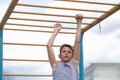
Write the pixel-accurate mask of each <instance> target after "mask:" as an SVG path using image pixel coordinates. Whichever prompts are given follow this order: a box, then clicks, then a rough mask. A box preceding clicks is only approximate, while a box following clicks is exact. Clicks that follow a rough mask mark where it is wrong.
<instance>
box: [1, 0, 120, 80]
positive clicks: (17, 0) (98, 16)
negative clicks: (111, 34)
mask: <svg viewBox="0 0 120 80" xmlns="http://www.w3.org/2000/svg"><path fill="white" fill-rule="evenodd" d="M24 1H25V0H11V3H10V5H9V7H8V9H7V11H6V13H5V15H4V16H3V19H2V21H1V23H0V29H1V30H0V53H1V54H0V63H1V64H0V79H1V80H2V76H34V77H36V76H39V77H42V76H45V77H51V74H46V75H44V74H3V73H2V69H3V61H26V62H48V60H38V59H37V60H35V59H34V60H33V59H16V58H3V45H19V46H38V47H40V46H41V47H42V46H43V47H45V46H46V43H45V44H44V43H43V44H36V43H35V44H34V43H19V42H4V40H3V32H4V31H16V32H17V31H19V32H30V33H36V32H37V33H39V34H41V33H47V34H49V33H52V32H53V31H52V30H51V28H53V24H52V23H56V22H60V23H62V24H63V25H64V24H65V26H63V29H68V30H74V29H75V27H73V26H75V24H76V22H74V20H73V19H74V15H75V14H76V13H81V14H83V15H84V20H83V23H82V37H83V33H84V32H86V31H87V30H89V29H90V28H92V27H93V26H95V25H96V24H98V23H100V22H101V21H102V20H104V19H106V18H107V17H109V16H110V15H112V14H113V13H115V12H116V11H118V10H119V9H120V3H118V2H116V3H112V2H108V3H105V2H95V1H91V0H87V1H86V0H53V1H57V2H61V1H62V2H65V3H66V5H67V4H75V3H76V4H77V5H84V6H85V5H89V6H96V8H93V7H92V8H91V7H90V8H89V7H86V8H84V7H81V6H80V7H77V8H76V7H74V6H71V7H69V6H68V7H66V6H60V5H58V6H57V5H55V6H54V5H53V6H49V5H46V4H42V3H38V4H37V3H36V4H32V3H29V2H28V3H27V2H24ZM32 1H33V2H34V1H35V0H31V2H32ZM41 1H42V0H41ZM43 1H44V0H43ZM103 6H105V7H107V8H106V9H104V8H101V7H103ZM29 8H30V11H29ZM45 10H47V12H46V11H45ZM49 10H51V11H49ZM53 10H57V11H59V12H57V14H56V13H52V11H53ZM67 11H68V13H69V12H71V13H70V14H62V12H67ZM88 14H90V15H88ZM31 16H32V17H31ZM42 17H46V18H44V19H43V18H42ZM47 17H50V19H48V18H47ZM68 18H69V19H70V20H71V21H67V20H69V19H68ZM17 21H18V22H17ZM48 23H49V24H48ZM69 25H71V26H69ZM10 26H12V27H10ZM31 27H32V29H31ZM48 28H49V30H48ZM46 29H47V30H46ZM60 34H62V35H64V34H71V35H74V34H75V31H69V32H67V31H66V30H65V31H63V32H60ZM17 35H18V34H17ZM81 43H82V40H81ZM80 45H81V46H82V45H83V44H80ZM59 46H60V45H53V47H59ZM81 51H82V47H81ZM81 53H83V51H82V52H81ZM81 55H83V54H81ZM80 59H81V60H80V62H81V63H80V65H81V66H80V67H79V68H80V69H79V70H80V73H81V74H80V77H81V78H80V80H84V68H83V67H84V64H83V56H81V58H80Z"/></svg>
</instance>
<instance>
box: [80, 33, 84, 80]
mask: <svg viewBox="0 0 120 80" xmlns="http://www.w3.org/2000/svg"><path fill="white" fill-rule="evenodd" d="M83 34H84V33H82V34H81V36H80V61H79V80H84V60H83Z"/></svg>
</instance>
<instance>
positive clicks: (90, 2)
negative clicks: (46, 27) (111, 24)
mask: <svg viewBox="0 0 120 80" xmlns="http://www.w3.org/2000/svg"><path fill="white" fill-rule="evenodd" d="M56 1H68V2H79V3H88V4H99V5H110V6H117V5H118V4H115V3H105V2H93V1H81V0H56Z"/></svg>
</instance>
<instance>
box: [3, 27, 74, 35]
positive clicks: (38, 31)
mask: <svg viewBox="0 0 120 80" xmlns="http://www.w3.org/2000/svg"><path fill="white" fill-rule="evenodd" d="M4 30H11V31H26V32H44V33H53V31H45V30H28V29H13V28H4ZM59 33H60V34H75V32H59Z"/></svg>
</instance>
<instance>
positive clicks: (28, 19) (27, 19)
mask: <svg viewBox="0 0 120 80" xmlns="http://www.w3.org/2000/svg"><path fill="white" fill-rule="evenodd" d="M9 19H12V20H26V21H38V22H39V21H41V22H55V23H57V22H59V23H68V24H76V22H72V21H71V22H70V21H59V20H42V19H30V18H14V17H10V18H9ZM82 24H83V25H90V24H89V23H82Z"/></svg>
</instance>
